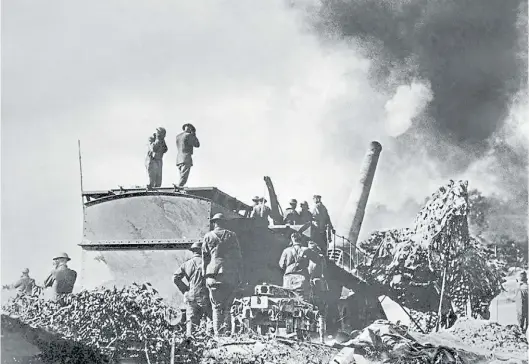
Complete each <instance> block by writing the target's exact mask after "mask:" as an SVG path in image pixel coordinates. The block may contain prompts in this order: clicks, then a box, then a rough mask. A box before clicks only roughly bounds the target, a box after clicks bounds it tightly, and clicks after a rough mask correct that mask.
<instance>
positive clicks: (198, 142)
mask: <svg viewBox="0 0 529 364" xmlns="http://www.w3.org/2000/svg"><path fill="white" fill-rule="evenodd" d="M193 146H194V147H195V148H200V141H199V140H198V138H197V135H196V134H195V133H193Z"/></svg>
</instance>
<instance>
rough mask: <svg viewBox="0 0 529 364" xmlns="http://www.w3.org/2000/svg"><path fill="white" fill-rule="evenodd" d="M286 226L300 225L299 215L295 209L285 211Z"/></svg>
mask: <svg viewBox="0 0 529 364" xmlns="http://www.w3.org/2000/svg"><path fill="white" fill-rule="evenodd" d="M285 224H289V225H299V214H298V212H297V211H296V209H295V208H293V207H287V208H286V209H285Z"/></svg>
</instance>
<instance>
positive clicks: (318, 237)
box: [250, 195, 336, 250]
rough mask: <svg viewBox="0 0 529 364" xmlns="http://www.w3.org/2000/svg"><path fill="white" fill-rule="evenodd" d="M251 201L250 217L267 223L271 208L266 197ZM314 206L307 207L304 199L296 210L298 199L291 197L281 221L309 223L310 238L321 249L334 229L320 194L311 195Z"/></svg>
mask: <svg viewBox="0 0 529 364" xmlns="http://www.w3.org/2000/svg"><path fill="white" fill-rule="evenodd" d="M252 201H253V202H254V206H253V208H252V212H251V214H250V217H251V218H253V219H256V220H257V221H258V224H260V225H263V226H268V225H269V218H270V214H271V209H270V207H268V206H267V205H266V202H267V201H266V198H264V197H259V196H255V197H254V198H253V199H252ZM313 201H314V206H313V207H312V210H310V209H309V203H308V202H307V201H304V202H302V203H301V204H300V209H299V211H298V209H297V206H298V201H297V200H296V199H291V200H290V202H289V207H287V208H286V209H285V216H284V220H283V223H284V224H287V225H305V226H306V225H309V226H311V228H312V230H311V240H312V241H314V242H315V243H316V244H317V245H318V246H319V247H320V249H322V250H325V249H326V246H327V243H328V242H329V241H330V240H331V238H330V236H331V234H335V233H336V231H335V229H334V226H333V225H332V222H331V217H330V216H329V212H328V211H327V208H326V207H325V205H324V204H323V203H322V202H321V196H320V195H314V196H313Z"/></svg>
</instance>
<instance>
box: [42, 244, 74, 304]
mask: <svg viewBox="0 0 529 364" xmlns="http://www.w3.org/2000/svg"><path fill="white" fill-rule="evenodd" d="M70 260H71V259H70V257H68V254H66V253H61V254H59V255H58V256H56V257H55V258H53V263H54V265H55V269H54V270H53V271H52V272H51V274H50V275H49V276H48V278H46V280H45V281H44V288H48V287H51V289H52V291H53V294H54V296H55V298H56V297H57V295H59V294H65V293H72V291H73V286H74V285H75V281H76V280H77V272H76V271H74V270H72V269H70V268H68V265H67V264H68V261H70Z"/></svg>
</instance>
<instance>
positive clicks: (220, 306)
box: [202, 213, 243, 335]
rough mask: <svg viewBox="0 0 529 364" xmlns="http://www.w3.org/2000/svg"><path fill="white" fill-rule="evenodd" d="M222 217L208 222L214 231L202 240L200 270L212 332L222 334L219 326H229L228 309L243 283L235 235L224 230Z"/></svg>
mask: <svg viewBox="0 0 529 364" xmlns="http://www.w3.org/2000/svg"><path fill="white" fill-rule="evenodd" d="M225 221H226V219H225V217H224V215H223V214H222V213H218V214H215V215H214V216H213V217H212V218H211V222H212V223H213V230H212V231H210V232H208V233H207V234H206V235H205V236H204V244H203V245H202V267H203V268H202V269H203V272H204V276H205V277H206V286H207V287H208V289H209V297H210V300H211V305H212V309H213V329H214V331H215V334H216V335H218V334H220V333H221V326H222V325H224V324H225V325H226V327H229V325H230V320H229V318H230V308H231V305H232V303H233V299H234V298H235V294H236V290H237V288H238V287H239V286H240V284H241V283H242V272H243V266H242V254H241V248H240V245H239V240H238V239H237V235H236V234H235V233H234V232H233V231H230V230H228V229H226V226H225Z"/></svg>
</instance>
